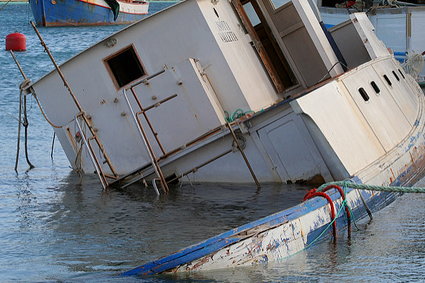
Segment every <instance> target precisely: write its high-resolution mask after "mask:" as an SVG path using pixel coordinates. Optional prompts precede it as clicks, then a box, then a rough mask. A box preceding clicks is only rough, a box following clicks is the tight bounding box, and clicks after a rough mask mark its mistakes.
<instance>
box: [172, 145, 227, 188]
mask: <svg viewBox="0 0 425 283" xmlns="http://www.w3.org/2000/svg"><path fill="white" fill-rule="evenodd" d="M231 152H232V150H231V149H229V150H228V151H226V152H223V153H221V154H219V155H217V156H216V157H213V158H211V159H209V160H207V161H205V162H204V163H201V165H198V166H196V167H194V168H192V169H190V170H189V171H186V172H184V173H183V174H181V175H179V176H177V177H175V178H173V179H172V180H170V181H169V182H170V183H171V182H173V181H175V180H178V179H180V178H182V177H184V176H186V175H188V174H190V173H194V172H196V171H198V170H199V169H200V168H202V167H204V166H205V165H208V164H210V163H211V162H213V161H216V160H217V159H219V158H220V157H223V156H225V155H226V154H229V153H231Z"/></svg>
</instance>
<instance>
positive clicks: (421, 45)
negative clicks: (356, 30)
mask: <svg viewBox="0 0 425 283" xmlns="http://www.w3.org/2000/svg"><path fill="white" fill-rule="evenodd" d="M316 1H317V5H318V7H319V9H320V14H321V16H322V20H323V22H324V23H325V25H326V27H327V28H331V27H333V26H335V25H338V24H341V23H342V22H345V21H346V20H348V19H349V17H350V14H352V13H354V12H357V11H364V12H366V13H367V15H368V17H369V19H370V21H371V22H372V24H373V26H374V27H375V33H376V34H377V36H378V38H379V39H381V40H382V41H383V42H384V43H385V45H386V46H387V47H388V48H390V49H391V50H392V51H393V52H394V55H395V57H396V58H397V59H398V60H399V61H400V62H403V63H405V66H406V70H407V71H409V72H410V73H411V74H412V75H413V76H414V77H417V80H418V81H420V82H424V81H425V69H424V64H423V58H424V56H425V29H424V26H425V2H424V1H421V0H412V1H405V2H403V1H400V2H398V1H386V0H384V1H383V0H380V1H376V0H375V1H357V2H358V3H352V4H354V5H353V6H351V7H350V8H346V7H344V5H345V2H344V3H341V4H336V3H337V2H338V3H340V2H342V1H332V0H316ZM348 2H350V1H348ZM351 2H356V1H351ZM360 2H362V3H363V4H362V5H359V4H360ZM408 2H409V3H408Z"/></svg>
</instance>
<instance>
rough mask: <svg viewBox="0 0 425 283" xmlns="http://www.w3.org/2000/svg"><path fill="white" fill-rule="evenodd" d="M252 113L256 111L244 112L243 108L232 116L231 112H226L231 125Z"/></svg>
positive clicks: (226, 117)
mask: <svg viewBox="0 0 425 283" xmlns="http://www.w3.org/2000/svg"><path fill="white" fill-rule="evenodd" d="M251 113H254V111H251V110H248V111H243V110H242V109H241V108H238V109H236V110H235V112H233V113H232V115H230V114H229V112H227V111H224V115H225V119H226V121H227V122H229V123H231V122H233V121H235V120H236V119H239V118H241V117H243V116H245V115H247V114H251Z"/></svg>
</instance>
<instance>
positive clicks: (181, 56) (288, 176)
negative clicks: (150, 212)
mask: <svg viewBox="0 0 425 283" xmlns="http://www.w3.org/2000/svg"><path fill="white" fill-rule="evenodd" d="M342 59H343V60H344V61H345V64H341V62H340V60H342ZM58 70H59V69H58ZM58 70H55V71H52V72H50V73H49V74H47V75H46V76H44V77H43V78H41V79H40V80H39V81H37V82H35V83H34V84H32V85H31V87H30V90H31V91H32V92H33V94H36V97H37V98H38V99H39V101H40V102H41V105H42V107H43V111H44V113H45V115H46V117H47V118H48V119H49V121H50V123H51V124H52V125H53V126H54V130H55V133H56V135H57V136H58V138H59V140H60V142H61V145H62V147H63V149H64V151H65V153H66V155H67V157H68V159H69V161H70V163H71V164H72V166H73V167H74V168H76V169H80V170H82V171H84V172H86V173H88V174H91V173H93V172H95V173H97V174H98V176H99V178H100V180H101V182H102V184H103V186H104V187H107V186H110V185H120V186H127V185H129V184H132V183H135V182H138V181H146V182H151V181H153V182H155V181H156V180H159V181H160V182H161V184H162V187H163V188H164V190H167V184H168V183H170V182H173V181H176V180H180V181H185V177H186V176H187V177H189V178H190V179H191V180H192V181H197V182H232V183H250V182H252V183H254V182H257V183H260V184H261V183H264V182H275V183H290V182H309V181H310V182H318V183H323V182H328V181H333V180H345V179H351V180H353V181H354V182H356V183H366V184H374V185H394V184H404V185H411V184H412V183H413V182H414V181H415V180H417V178H419V177H421V176H422V174H423V172H422V169H421V168H423V166H422V165H423V164H424V162H425V159H424V151H425V140H424V135H423V133H424V126H425V116H424V115H425V114H424V113H425V112H424V105H425V101H424V95H423V93H422V91H421V89H420V87H419V86H418V84H417V83H416V81H415V80H414V79H413V78H412V77H411V76H410V75H408V74H407V73H405V72H404V71H403V69H402V67H401V65H400V63H399V62H398V61H397V60H396V59H395V58H394V57H393V55H392V54H391V53H390V52H389V51H388V49H387V48H386V46H385V45H384V44H383V43H382V42H381V41H380V40H378V39H377V37H376V36H375V34H374V32H373V26H372V24H371V23H370V21H369V20H368V18H367V16H366V15H365V14H364V13H356V14H352V15H350V20H349V21H347V22H346V23H344V24H343V25H338V26H336V27H335V28H333V29H332V30H331V32H330V33H325V31H324V30H323V29H322V27H321V25H320V23H319V20H318V17H317V15H316V14H315V9H314V8H313V7H312V6H311V4H310V3H309V2H308V1H304V0H293V1H290V2H287V3H284V4H283V5H281V4H280V2H277V1H268V0H257V1H255V0H250V1H242V2H241V1H240V0H232V1H231V2H229V1H220V0H217V1H208V0H188V1H184V2H181V3H179V4H177V5H175V6H173V7H171V8H169V9H166V10H163V11H162V12H160V13H157V14H155V15H153V16H151V17H148V18H146V19H144V20H142V21H141V22H138V23H136V24H134V25H131V26H129V27H127V28H125V29H123V30H121V31H120V32H118V33H116V34H114V35H112V36H110V37H109V38H106V39H104V40H103V41H101V42H99V43H98V44H96V45H94V46H92V47H90V48H89V49H87V50H85V51H83V52H82V53H80V54H78V55H77V56H75V57H74V58H72V59H71V60H69V61H67V62H65V63H64V64H62V65H61V66H60V70H61V74H63V77H64V79H62V78H61V77H60V76H58ZM64 81H65V82H66V84H67V86H69V89H68V88H67V87H64ZM346 194H347V201H348V204H349V205H350V207H351V208H352V210H353V211H354V212H355V213H357V214H358V217H362V216H364V215H366V213H365V205H367V204H368V205H369V206H370V207H371V209H373V208H374V209H379V208H382V207H384V206H385V205H387V204H388V203H390V202H391V201H392V200H394V198H395V195H394V194H392V193H361V194H360V193H359V192H358V191H357V190H350V189H347V192H346ZM330 196H331V199H332V200H331V202H334V203H335V205H336V206H337V207H340V206H341V198H340V196H339V194H338V192H335V191H330ZM329 211H330V208H329V207H328V205H327V202H326V201H324V200H321V199H317V198H315V199H312V200H309V201H307V202H306V203H303V204H300V205H299V206H297V207H294V208H292V209H290V210H286V211H282V212H279V213H277V214H275V215H272V216H270V217H267V218H265V219H262V220H258V221H256V222H253V223H250V224H247V225H246V226H243V227H240V228H237V229H234V230H232V231H229V232H228V233H224V234H222V235H219V236H217V237H214V238H212V239H210V240H207V241H206V242H204V243H201V244H198V245H195V246H192V247H190V248H187V249H184V250H182V251H181V252H179V253H176V254H174V255H172V256H170V257H166V258H164V259H162V260H159V261H155V262H153V263H149V264H147V265H144V266H143V267H141V268H138V269H136V270H135V271H132V272H130V273H128V274H152V273H158V272H167V271H182V270H211V269H216V268H224V267H231V266H239V265H247V264H254V263H258V262H263V261H268V260H278V259H282V258H284V257H285V256H287V255H290V254H293V253H295V252H297V251H299V250H301V249H303V248H305V247H307V246H308V245H309V244H311V241H312V240H313V238H314V237H315V236H314V235H317V234H318V233H322V231H324V229H325V227H327V225H329V222H330V221H331V218H330V216H329ZM344 218H345V217H344V216H343V215H340V216H339V218H338V222H340V223H342V222H341V221H342V220H341V219H344ZM344 223H345V224H344ZM346 223H347V222H343V224H344V225H342V226H341V227H344V226H345V225H346ZM260 243H261V244H262V245H261V246H260V248H258V249H252V247H254V246H255V247H259V244H260ZM273 243H275V244H273ZM269 244H270V245H269ZM268 247H270V248H268ZM277 247H279V248H277ZM193 252H195V253H193ZM235 254H237V256H238V258H237V260H236V259H235V258H233V257H232V256H233V255H235ZM183 255H184V256H183ZM159 266H161V267H160V268H159Z"/></svg>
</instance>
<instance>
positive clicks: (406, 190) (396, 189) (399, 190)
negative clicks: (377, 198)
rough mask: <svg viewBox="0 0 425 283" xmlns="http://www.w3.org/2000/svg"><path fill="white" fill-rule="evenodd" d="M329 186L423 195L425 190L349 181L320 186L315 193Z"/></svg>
mask: <svg viewBox="0 0 425 283" xmlns="http://www.w3.org/2000/svg"><path fill="white" fill-rule="evenodd" d="M329 185H337V186H341V187H348V188H352V189H359V190H368V191H378V192H393V193H425V188H423V187H402V186H376V185H366V184H356V183H353V182H351V181H338V182H329V183H326V184H323V185H321V186H320V187H319V188H318V189H317V191H318V192H320V191H322V190H323V189H324V188H326V187H327V186H329Z"/></svg>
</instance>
